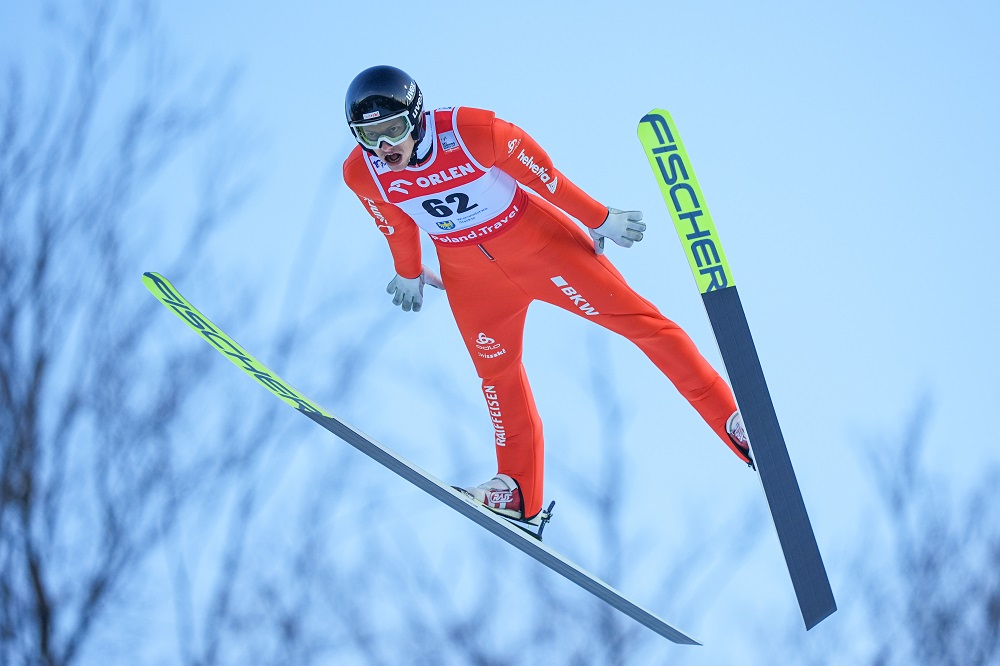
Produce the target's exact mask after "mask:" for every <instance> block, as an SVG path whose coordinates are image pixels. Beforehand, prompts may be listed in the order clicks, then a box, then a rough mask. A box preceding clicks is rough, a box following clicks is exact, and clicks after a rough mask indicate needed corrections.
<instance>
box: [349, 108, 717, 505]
mask: <svg viewBox="0 0 1000 666" xmlns="http://www.w3.org/2000/svg"><path fill="white" fill-rule="evenodd" d="M426 120H427V130H426V135H425V137H424V139H423V141H422V142H421V144H420V145H419V146H418V147H417V148H416V150H418V154H421V155H423V154H424V152H425V151H428V150H429V153H428V155H427V157H426V158H425V161H424V162H422V163H421V164H419V165H418V166H410V167H407V168H406V170H405V171H401V172H393V171H390V170H389V168H388V167H387V166H386V165H385V164H384V163H382V162H381V161H380V160H379V159H378V158H377V157H375V156H373V155H370V154H368V153H366V152H364V151H363V150H362V149H361V147H360V146H358V147H356V148H355V149H354V151H353V152H352V153H351V155H350V156H349V157H348V159H347V161H346V162H345V163H344V180H345V182H346V183H347V185H348V186H349V187H350V188H351V189H352V190H353V191H354V193H355V194H357V195H358V197H359V198H360V199H361V201H362V203H363V204H364V206H365V209H366V210H368V212H369V213H370V214H371V215H372V217H373V218H374V219H375V222H376V224H377V225H378V228H379V229H380V230H381V231H382V233H383V234H384V235H385V237H386V240H387V241H388V242H389V248H390V250H391V252H392V256H393V261H394V264H395V268H396V272H397V273H398V274H399V275H400V276H402V277H406V278H413V277H416V276H418V275H419V274H420V271H421V256H420V239H419V229H420V228H423V229H424V230H425V231H427V232H428V233H429V234H430V236H431V238H432V239H433V240H434V243H435V246H436V249H437V254H438V259H439V262H440V266H441V278H442V281H443V282H444V285H445V289H446V293H447V295H448V301H449V303H450V305H451V309H452V312H453V314H454V316H455V321H456V323H457V324H458V328H459V331H460V332H461V334H462V338H463V339H464V340H465V344H466V346H467V347H468V349H469V354H470V355H471V356H472V361H473V363H474V364H475V366H476V371H477V372H478V374H479V377H480V378H481V379H482V390H483V394H484V396H485V398H486V404H487V407H488V409H489V414H490V418H491V420H492V422H493V428H494V432H495V445H496V454H497V465H498V472H500V473H504V474H508V475H510V476H511V477H513V478H514V479H515V480H516V481H517V483H518V485H519V486H520V488H521V493H522V497H523V500H524V512H525V516H527V517H531V516H533V515H535V514H536V513H538V512H539V511H540V510H541V508H542V492H543V458H544V453H543V439H542V422H541V419H540V417H539V415H538V410H537V409H536V407H535V402H534V399H533V398H532V395H531V389H530V387H529V385H528V379H527V376H526V375H525V371H524V366H523V365H522V363H521V348H522V340H523V332H524V321H525V316H526V314H527V310H528V306H529V305H530V304H531V303H532V301H535V300H540V301H545V302H547V303H551V304H552V305H555V306H558V307H560V308H563V309H565V310H568V311H570V312H573V313H574V314H577V315H579V316H581V317H585V318H587V319H591V320H593V321H594V322H595V323H597V324H600V325H601V326H604V327H605V328H607V329H609V330H612V331H614V332H615V333H619V334H621V335H623V336H625V337H627V338H628V339H629V340H631V341H632V342H634V343H635V344H636V345H638V347H639V348H640V349H641V350H642V351H643V352H644V353H645V354H646V355H647V356H648V357H649V358H650V360H651V361H652V362H653V363H654V364H656V367H658V368H659V369H660V370H661V371H662V372H663V374H665V375H666V376H667V377H668V378H669V379H670V381H671V382H672V383H673V384H674V386H675V387H676V388H677V390H678V391H680V393H681V394H682V395H683V396H684V397H685V398H687V400H688V401H689V402H690V403H691V405H692V406H694V408H695V409H696V410H697V411H698V413H699V414H701V416H702V418H704V419H705V421H706V422H707V423H708V425H709V426H711V428H712V429H713V430H714V431H715V432H716V433H717V434H718V435H719V437H720V438H722V440H723V441H724V442H725V443H726V444H727V445H729V446H730V448H732V443H731V442H730V439H729V437H728V435H727V433H726V420H727V419H728V418H729V416H730V415H731V414H732V413H733V412H734V411H736V402H735V401H734V399H733V395H732V392H731V391H730V389H729V386H728V385H727V384H726V383H725V380H723V379H722V378H721V377H720V376H719V374H718V373H717V372H716V371H715V370H714V369H713V368H712V366H711V365H709V363H708V362H707V361H706V360H705V359H704V358H703V357H702V355H701V354H700V353H699V352H698V350H697V348H696V347H695V345H694V343H693V342H692V341H691V339H690V338H689V337H688V335H687V334H686V333H685V332H684V331H683V330H681V328H680V327H678V326H677V325H676V324H675V323H673V322H672V321H670V320H669V319H667V318H666V317H664V316H663V315H662V314H660V312H659V311H658V310H657V309H656V307H655V306H653V304H652V303H650V302H648V301H647V300H645V299H644V298H642V297H641V296H639V295H638V294H637V293H636V292H635V291H633V290H632V288H631V287H629V286H628V284H627V283H626V282H625V279H624V278H623V277H622V276H621V274H620V273H619V272H618V271H617V270H616V269H615V268H614V266H612V264H611V262H610V261H609V260H608V259H607V258H605V257H604V256H603V255H597V254H595V252H594V243H593V241H592V239H591V238H590V236H589V235H588V234H587V232H585V231H584V230H583V229H581V228H580V227H579V226H578V225H577V224H575V223H574V222H572V221H571V220H570V219H569V218H568V217H567V216H566V215H565V214H564V213H563V212H562V211H566V212H567V213H569V214H570V215H572V216H573V217H575V218H576V219H577V220H579V221H580V222H582V223H583V224H584V225H586V226H587V227H590V228H596V227H598V226H600V225H601V224H602V223H603V222H604V220H605V218H606V217H607V214H608V211H607V209H606V208H605V206H604V205H602V204H600V203H598V202H597V201H595V200H594V199H592V198H591V197H590V196H588V195H587V194H586V193H585V192H583V190H581V189H580V188H579V187H577V186H576V185H574V184H573V183H571V182H570V181H569V180H568V179H567V178H566V177H565V176H564V175H563V174H562V173H561V172H560V171H558V170H557V169H556V168H555V167H554V166H553V164H552V161H551V160H550V159H549V156H548V155H546V153H545V151H543V150H542V148H541V147H540V146H539V145H538V144H537V143H536V142H535V141H534V140H533V139H532V138H531V137H530V136H528V135H527V134H526V133H525V132H524V131H522V130H521V129H520V128H518V127H516V126H515V125H512V124H510V123H508V122H505V121H503V120H500V119H499V118H496V117H495V116H494V114H493V113H492V112H490V111H484V110H481V109H473V108H468V107H456V108H447V109H438V110H436V111H433V112H429V113H427V115H426ZM428 142H432V145H431V146H430V148H429V149H428V145H429V143H428ZM519 185H523V186H525V187H528V188H531V190H532V192H531V193H529V192H527V191H525V190H524V189H523V188H522V187H520V186H519ZM535 193H537V194H535ZM539 195H540V196H539ZM543 197H544V198H543ZM553 204H554V205H553ZM557 206H558V209H557V208H556V207H557ZM559 209H562V210H559ZM734 450H735V449H734Z"/></svg>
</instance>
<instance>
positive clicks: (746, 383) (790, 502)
mask: <svg viewBox="0 0 1000 666" xmlns="http://www.w3.org/2000/svg"><path fill="white" fill-rule="evenodd" d="M638 134H639V140H640V141H641V142H642V145H643V148H644V149H645V152H646V157H647V158H648V159H649V165H650V167H652V169H653V174H654V175H655V177H656V181H657V184H658V185H659V188H660V192H661V193H662V194H663V200H664V202H666V204H667V208H668V209H669V211H670V217H671V218H672V219H673V222H674V226H675V227H676V229H677V235H678V237H679V238H680V241H681V245H682V246H683V247H684V252H685V255H686V256H687V260H688V264H689V265H690V267H691V272H692V273H693V274H694V279H695V283H696V284H697V286H698V291H699V292H700V293H701V297H702V302H703V303H704V305H705V311H706V313H707V314H708V318H709V321H710V322H711V324H712V330H713V332H714V333H715V339H716V342H717V343H718V345H719V351H720V352H721V354H722V360H723V363H724V364H725V366H726V371H727V373H728V375H729V380H730V382H731V383H732V387H733V394H734V395H735V397H736V403H737V404H738V405H739V408H740V414H741V415H742V416H743V424H744V426H745V427H746V430H747V435H748V436H749V439H750V446H751V449H752V451H753V455H754V458H755V459H756V463H757V469H758V473H759V476H760V482H761V486H762V487H763V490H764V497H765V499H766V500H767V506H768V509H769V511H770V512H771V518H772V521H773V522H774V526H775V530H776V532H777V534H778V541H779V543H780V544H781V549H782V553H783V555H784V557H785V564H786V566H787V567H788V572H789V575H790V577H791V579H792V586H793V588H794V589H795V595H796V599H797V601H798V604H799V610H800V611H801V612H802V619H803V621H804V622H805V625H806V629H807V630H808V629H811V628H812V627H814V626H815V625H816V624H818V623H819V622H820V621H822V620H823V619H824V618H826V617H828V616H829V615H831V614H832V613H833V612H834V611H836V610H837V603H836V601H835V600H834V598H833V590H832V589H831V587H830V580H829V578H828V577H827V574H826V567H825V566H824V565H823V559H822V557H821V556H820V552H819V546H818V545H817V543H816V536H815V534H814V533H813V529H812V524H811V523H810V522H809V515H808V513H807V512H806V507H805V503H804V502H803V499H802V492H801V490H800V489H799V484H798V481H797V480H796V478H795V472H794V470H793V469H792V462H791V459H790V457H789V455H788V448H787V447H786V445H785V440H784V437H783V436H782V434H781V427H780V426H779V424H778V417H777V415H776V413H775V411H774V405H773V404H772V402H771V394H770V391H769V390H768V388H767V383H766V382H765V381H764V372H763V370H762V369H761V365H760V359H759V358H758V356H757V349H756V347H755V345H754V342H753V338H752V337H751V335H750V327H749V325H748V324H747V319H746V314H745V312H744V310H743V304H742V303H741V301H740V298H739V293H738V292H737V289H736V281H735V279H734V278H733V273H732V270H731V269H730V267H729V261H728V260H727V259H726V253H725V251H724V250H723V249H722V242H721V240H720V239H719V234H718V232H717V231H716V228H715V222H714V221H713V220H712V214H711V213H710V212H709V210H708V205H707V203H706V201H705V196H704V195H703V193H702V191H701V186H700V185H699V184H698V179H697V178H696V177H695V174H694V169H693V168H692V166H691V160H690V159H689V158H688V154H687V150H685V148H684V144H683V143H682V142H681V137H680V133H679V132H678V131H677V126H676V125H675V124H674V121H673V118H671V117H670V114H669V113H668V112H666V111H664V110H663V109H654V110H652V111H650V112H649V113H647V114H646V115H645V116H643V118H642V120H641V121H639V127H638Z"/></svg>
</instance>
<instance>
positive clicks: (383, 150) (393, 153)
mask: <svg viewBox="0 0 1000 666" xmlns="http://www.w3.org/2000/svg"><path fill="white" fill-rule="evenodd" d="M415 144H416V141H414V140H413V137H412V136H408V137H406V140H405V141H403V142H402V143H400V144H397V145H395V146H390V145H389V143H388V142H387V141H383V142H382V143H380V144H379V146H378V148H376V149H375V154H376V155H377V156H378V158H379V159H380V160H382V161H383V162H385V163H386V164H387V165H388V167H389V169H390V170H392V171H402V170H403V169H405V168H406V165H407V164H409V163H410V155H412V154H413V147H414V145H415Z"/></svg>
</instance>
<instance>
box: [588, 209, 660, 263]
mask: <svg viewBox="0 0 1000 666" xmlns="http://www.w3.org/2000/svg"><path fill="white" fill-rule="evenodd" d="M645 230H646V223H645V222H643V221H642V213H640V212H639V211H637V210H629V211H621V210H618V209H617V208H608V217H607V218H606V219H605V220H604V224H602V225H601V226H599V227H597V228H596V229H590V230H589V231H590V237H591V238H593V239H594V252H595V253H596V254H604V239H605V238H610V239H611V240H613V241H614V242H615V243H616V244H618V245H621V246H622V247H632V243H638V242H639V241H641V240H642V232H643V231H645Z"/></svg>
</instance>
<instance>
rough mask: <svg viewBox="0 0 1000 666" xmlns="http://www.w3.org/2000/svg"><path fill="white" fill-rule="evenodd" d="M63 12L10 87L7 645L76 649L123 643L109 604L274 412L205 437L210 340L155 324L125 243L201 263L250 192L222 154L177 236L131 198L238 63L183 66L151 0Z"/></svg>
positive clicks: (248, 449)
mask: <svg viewBox="0 0 1000 666" xmlns="http://www.w3.org/2000/svg"><path fill="white" fill-rule="evenodd" d="M48 26H49V29H50V31H51V33H52V34H55V35H58V36H59V37H58V38H57V39H56V47H54V48H53V49H52V50H51V51H49V52H48V53H47V54H46V57H48V58H50V59H51V60H50V63H49V65H50V66H51V68H50V78H48V79H47V80H45V79H40V78H39V77H38V76H37V75H36V76H31V75H28V74H27V73H26V70H25V68H24V67H23V66H22V64H21V63H8V64H7V66H6V68H5V71H4V72H3V76H4V79H3V84H2V87H0V112H2V114H3V115H2V118H0V445H2V450H0V663H5V664H44V665H46V666H49V665H51V666H63V665H68V664H73V663H78V662H79V661H80V660H81V659H82V658H83V656H84V655H85V654H86V653H87V651H88V650H98V649H113V648H110V647H108V646H107V645H105V646H102V647H101V648H97V647H95V640H99V639H100V637H101V636H103V637H104V639H107V640H108V641H111V642H113V641H114V639H113V638H109V637H112V636H113V635H114V634H115V627H111V628H109V627H108V626H107V625H108V624H109V616H110V614H111V613H112V612H114V610H115V609H119V608H120V607H121V606H122V605H123V604H127V603H128V601H129V596H130V595H131V594H133V593H134V589H133V588H131V587H130V585H131V584H132V583H133V582H134V580H135V576H136V575H137V573H138V572H139V571H140V570H141V568H142V567H143V566H144V564H145V563H146V561H147V558H148V556H149V554H150V553H151V552H152V550H153V549H154V548H155V547H157V545H158V544H161V543H162V541H163V537H164V535H165V534H168V533H170V531H171V530H172V529H173V527H174V525H175V524H176V521H177V520H178V519H179V517H180V516H182V514H183V511H184V507H185V506H188V504H189V502H190V501H191V499H192V498H193V497H195V496H197V494H198V493H199V492H203V491H206V489H209V490H210V489H211V488H213V487H214V486H215V485H216V484H217V483H218V482H219V480H220V479H222V478H225V477H227V476H228V475H232V474H236V473H238V472H239V470H240V469H241V466H245V465H247V464H249V463H250V461H251V460H252V458H253V449H254V442H256V441H259V440H255V439H252V438H248V437H247V436H246V435H247V433H248V431H250V430H260V429H261V426H262V425H263V423H262V422H261V421H260V420H256V421H255V423H252V424H251V423H247V422H246V419H242V420H240V419H232V420H230V422H229V423H225V422H223V423H220V424H218V426H219V428H220V430H219V431H217V432H216V433H215V435H214V436H216V437H218V436H219V433H220V432H222V431H223V430H222V429H225V428H227V427H228V428H229V431H228V432H229V436H228V437H227V438H226V439H227V442H229V443H230V444H231V445H230V446H227V447H225V449H224V450H213V449H210V448H208V447H197V446H195V447H192V446H188V444H189V443H190V442H192V441H197V440H196V439H194V438H195V437H199V436H200V437H204V436H206V435H205V434H204V433H201V434H197V433H196V431H195V430H194V429H192V428H190V427H187V426H186V424H189V423H192V422H193V420H194V419H193V418H192V417H193V416H194V415H196V414H197V413H198V405H199V402H200V401H203V400H205V399H206V395H205V393H204V391H205V386H206V382H205V380H206V379H207V378H208V377H209V376H210V374H211V372H212V369H211V366H208V365H206V359H207V356H208V354H209V353H210V351H209V350H208V349H207V348H206V349H204V350H202V349H201V348H197V347H194V346H193V345H191V344H189V345H185V344H174V343H173V342H172V341H170V340H165V339H163V338H162V337H158V336H156V335H153V332H154V330H155V329H153V328H152V327H151V326H150V324H149V322H150V321H151V320H152V319H153V313H154V310H156V309H157V308H159V306H158V305H157V304H156V303H155V301H154V300H153V299H151V298H150V297H149V295H148V294H143V293H141V292H142V291H143V290H142V289H141V284H140V283H139V281H138V280H139V274H138V272H136V271H135V268H134V267H133V266H132V264H131V263H130V261H129V258H130V257H133V256H135V255H136V254H141V253H142V250H143V246H144V244H148V243H151V242H155V243H163V244H166V245H170V244H171V243H173V244H175V245H176V252H175V256H176V257H177V259H176V261H175V262H174V264H173V267H172V270H173V274H174V275H175V276H184V275H187V274H188V273H189V271H192V270H194V269H204V268H205V263H204V262H203V261H202V257H201V253H200V250H199V248H200V247H201V246H202V242H203V241H204V240H205V239H206V238H207V237H210V235H211V234H212V233H213V231H215V230H216V229H217V228H218V227H219V225H220V223H221V222H222V221H223V220H225V219H227V217H228V216H229V215H230V213H231V212H232V211H233V210H234V208H235V207H236V206H237V205H239V203H240V201H241V200H242V195H243V192H244V182H243V180H242V176H241V175H240V174H239V173H238V172H235V171H234V170H233V169H232V168H227V167H231V165H226V164H224V163H223V162H224V161H225V158H224V157H222V158H220V163H216V164H213V165H211V167H210V168H208V169H207V170H206V174H205V177H204V179H203V180H202V181H201V183H200V186H201V192H200V196H199V195H198V193H196V192H193V193H191V199H192V200H198V201H199V205H198V208H197V209H196V210H194V211H192V212H191V213H190V218H188V219H184V220H173V221H172V222H171V225H170V227H171V228H172V229H173V230H174V231H173V232H172V234H173V235H172V236H171V237H169V238H164V237H163V236H160V235H157V233H155V230H154V229H153V227H154V226H155V225H152V224H149V223H148V220H142V219H137V218H136V216H135V213H136V211H137V209H138V208H139V207H140V203H141V201H142V199H143V197H145V196H147V195H149V194H150V193H151V191H153V190H154V188H155V187H156V186H157V184H158V183H159V182H160V180H159V179H160V178H161V177H162V175H163V174H164V172H165V171H166V170H167V169H168V168H169V166H170V165H171V163H172V161H173V160H176V159H177V158H178V156H180V155H182V154H183V153H184V151H189V150H197V149H198V148H199V147H201V148H202V149H203V150H204V149H205V148H206V147H207V144H206V137H207V135H208V133H209V132H210V130H212V129H213V128H215V127H217V126H218V123H219V121H220V120H222V118H223V116H224V111H225V103H226V100H227V98H228V96H229V92H230V90H231V88H232V85H233V79H232V77H231V76H230V75H228V74H217V75H215V76H213V77H212V81H213V82H212V83H211V85H208V86H206V85H205V81H204V80H202V81H198V82H195V83H185V82H183V81H180V80H178V77H175V76H174V75H173V73H172V72H171V70H170V68H169V67H168V66H167V65H166V63H165V60H164V56H163V53H162V52H161V51H160V50H159V48H158V41H157V39H156V31H155V26H154V21H153V18H152V13H151V11H150V9H149V7H148V6H146V5H145V4H143V3H134V4H128V5H119V4H118V3H115V2H91V3H85V5H84V8H83V9H81V10H79V11H78V12H77V11H74V12H68V13H67V14H66V15H62V14H57V13H56V12H55V11H53V12H51V13H50V15H49V16H48ZM66 54H68V55H66ZM37 64H38V63H35V65H36V66H37ZM33 71H37V69H35V70H33ZM130 75H131V76H130ZM39 82H43V83H44V85H45V87H44V89H42V90H40V91H39V90H38V89H37V88H36V87H35V86H36V84H38V83H39ZM206 153H207V150H206ZM215 154H217V155H218V154H219V153H218V152H216V153H215ZM216 167H221V168H216ZM178 229H180V230H181V231H180V232H178V231H177V230H178ZM166 268H169V266H168V267H166ZM193 342H194V341H193V340H192V343H193ZM261 418H262V419H264V420H265V422H266V415H262V417H261ZM120 620H121V618H120V617H119V618H117V620H116V621H115V624H116V625H117V627H118V628H121V627H122V626H123V625H121V624H118V622H119V621H120Z"/></svg>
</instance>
